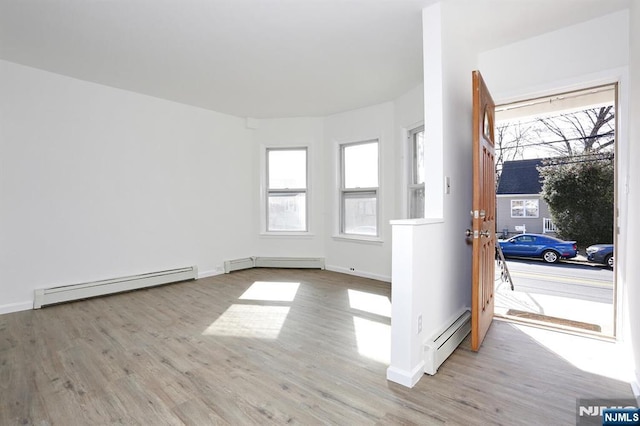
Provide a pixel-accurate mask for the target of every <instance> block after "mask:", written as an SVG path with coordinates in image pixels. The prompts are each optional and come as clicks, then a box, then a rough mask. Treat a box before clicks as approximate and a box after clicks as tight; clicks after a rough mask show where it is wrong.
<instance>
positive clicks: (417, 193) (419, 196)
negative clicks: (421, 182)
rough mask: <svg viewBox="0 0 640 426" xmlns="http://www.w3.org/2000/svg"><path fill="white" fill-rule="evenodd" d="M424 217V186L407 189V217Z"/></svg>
mask: <svg viewBox="0 0 640 426" xmlns="http://www.w3.org/2000/svg"><path fill="white" fill-rule="evenodd" d="M423 217H424V188H412V189H410V190H409V219H417V218H423Z"/></svg>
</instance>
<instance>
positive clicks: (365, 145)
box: [340, 140, 379, 237]
mask: <svg viewBox="0 0 640 426" xmlns="http://www.w3.org/2000/svg"><path fill="white" fill-rule="evenodd" d="M378 157H379V156H378V141H377V140H373V141H366V142H358V143H352V144H344V145H341V146H340V165H341V174H340V176H341V179H340V233H341V234H344V235H356V236H357V235H360V236H366V237H377V236H378V235H379V232H378V185H379V183H378V179H379V176H378V170H379V158H378Z"/></svg>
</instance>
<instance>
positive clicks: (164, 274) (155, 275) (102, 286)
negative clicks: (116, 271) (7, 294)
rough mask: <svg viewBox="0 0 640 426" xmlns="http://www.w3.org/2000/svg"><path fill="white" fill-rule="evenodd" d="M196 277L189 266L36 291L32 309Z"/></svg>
mask: <svg viewBox="0 0 640 426" xmlns="http://www.w3.org/2000/svg"><path fill="white" fill-rule="evenodd" d="M197 277H198V268H197V267H196V266H189V267H186V268H179V269H170V270H166V271H158V272H149V273H145V274H139V275H131V276H128V277H122V278H113V279H109V280H102V281H93V282H87V283H80V284H71V285H63V286H59V287H51V288H42V289H36V290H35V291H34V293H35V295H34V300H33V309H39V308H41V307H43V306H45V305H52V304H56V303H62V302H70V301H72V300H78V299H87V298H89V297H96V296H104V295H106V294H113V293H120V292H123V291H131V290H137V289H141V288H146V287H153V286H157V285H162V284H169V283H174V282H179V281H187V280H194V279H196V278H197Z"/></svg>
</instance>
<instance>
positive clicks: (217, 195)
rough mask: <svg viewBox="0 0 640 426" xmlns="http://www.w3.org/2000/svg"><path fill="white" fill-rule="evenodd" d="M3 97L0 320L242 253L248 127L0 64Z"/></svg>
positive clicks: (250, 180) (249, 215) (249, 190)
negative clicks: (65, 294) (40, 293)
mask: <svg viewBox="0 0 640 426" xmlns="http://www.w3.org/2000/svg"><path fill="white" fill-rule="evenodd" d="M0 93H2V101H1V102H0V241H2V244H0V274H1V275H0V313H2V312H10V311H14V310H19V309H27V308H29V307H30V306H31V303H32V300H33V290H34V289H35V288H38V287H47V286H52V285H64V284H72V283H75V282H83V281H88V280H97V279H103V278H113V277H117V276H123V275H129V274H134V273H140V272H148V271H155V270H161V269H167V268H173V267H180V266H187V265H198V267H199V269H200V272H201V273H204V274H207V273H209V274H210V273H214V272H215V270H216V267H218V266H221V264H222V261H223V260H225V259H228V258H234V257H240V256H247V255H250V254H251V253H249V246H250V243H251V241H252V240H253V226H252V224H253V221H254V216H253V214H254V213H253V212H254V198H253V196H252V195H253V194H254V192H255V188H254V173H255V171H254V169H253V168H252V167H251V166H250V164H248V163H247V162H246V158H251V156H252V155H253V154H254V151H253V146H252V145H251V138H250V133H249V131H247V130H246V129H245V125H244V124H245V123H244V120H241V119H238V118H235V117H231V116H226V115H222V114H218V113H215V112H211V111H206V110H203V109H198V108H194V107H189V106H185V105H181V104H177V103H172V102H168V101H164V100H159V99H155V98H151V97H147V96H142V95H139V94H135V93H130V92H126V91H122V90H116V89H112V88H108V87H105V86H100V85H96V84H92V83H87V82H83V81H79V80H75V79H72V78H68V77H64V76H60V75H57V74H52V73H48V72H44V71H40V70H36V69H32V68H27V67H24V66H20V65H16V64H13V63H9V62H5V61H0ZM229 176H232V177H233V178H232V179H230V178H229Z"/></svg>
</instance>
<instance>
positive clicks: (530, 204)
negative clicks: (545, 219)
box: [511, 200, 540, 217]
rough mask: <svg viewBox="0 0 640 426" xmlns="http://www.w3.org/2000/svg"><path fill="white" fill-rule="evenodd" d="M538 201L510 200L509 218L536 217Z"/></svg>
mask: <svg viewBox="0 0 640 426" xmlns="http://www.w3.org/2000/svg"><path fill="white" fill-rule="evenodd" d="M539 202H540V200H511V217H538V204H539Z"/></svg>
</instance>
